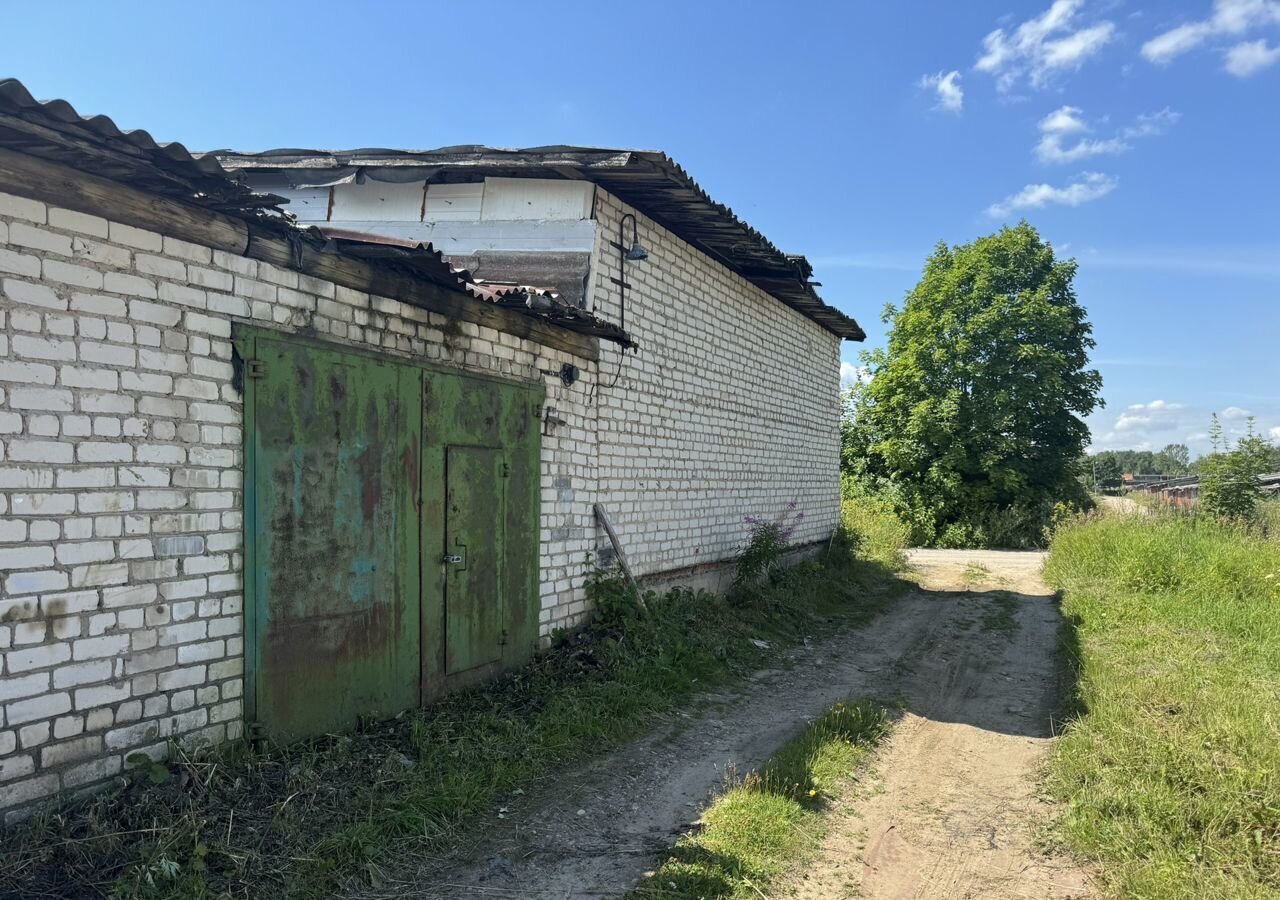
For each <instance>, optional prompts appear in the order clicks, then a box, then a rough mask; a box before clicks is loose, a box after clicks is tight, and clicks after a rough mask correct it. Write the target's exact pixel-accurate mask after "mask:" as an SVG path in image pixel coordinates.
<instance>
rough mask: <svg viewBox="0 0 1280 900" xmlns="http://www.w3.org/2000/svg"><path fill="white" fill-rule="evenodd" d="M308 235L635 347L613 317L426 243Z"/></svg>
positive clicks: (320, 231) (317, 231)
mask: <svg viewBox="0 0 1280 900" xmlns="http://www.w3.org/2000/svg"><path fill="white" fill-rule="evenodd" d="M307 232H308V233H309V234H311V235H314V236H318V237H320V238H323V240H324V247H325V249H328V250H331V251H332V252H336V253H342V254H344V255H346V256H354V257H357V258H360V259H368V260H378V261H381V262H385V263H390V264H392V265H395V266H397V267H399V268H403V269H406V270H408V271H410V272H412V273H414V274H415V275H418V276H420V277H424V278H427V279H429V280H431V281H435V282H437V283H440V284H447V285H449V286H451V287H456V288H457V289H458V290H461V291H465V292H466V293H468V294H470V295H471V296H472V297H475V298H476V299H477V300H483V301H485V302H487V303H492V304H493V305H495V306H503V307H507V308H509V309H516V310H519V311H520V312H522V313H524V314H525V315H530V316H534V317H536V318H539V319H543V320H544V321H547V322H549V323H551V324H553V325H559V326H561V327H564V328H568V329H570V330H572V331H576V332H578V333H580V334H589V335H593V336H595V337H599V338H603V339H605V340H609V341H613V342H614V343H615V344H620V345H621V346H622V347H624V348H632V347H636V346H638V345H637V344H636V342H635V341H634V340H633V339H632V338H631V336H630V335H629V334H627V332H625V331H623V330H622V329H621V328H619V327H618V326H617V325H615V324H614V323H612V322H608V321H606V320H604V319H601V318H599V317H598V316H594V315H592V314H591V313H589V312H587V311H586V310H582V309H578V308H577V307H576V306H572V305H571V304H568V303H565V302H564V301H562V300H561V299H560V297H559V295H558V294H557V293H556V292H555V291H552V290H547V289H545V288H539V287H535V286H532V285H522V284H515V283H512V282H497V281H486V280H482V279H478V278H474V277H472V275H471V273H470V272H468V271H467V270H466V269H459V268H458V267H456V266H453V265H450V264H449V262H448V261H447V260H446V259H445V258H444V255H443V254H442V253H440V251H438V250H436V249H435V248H434V247H432V246H431V244H422V243H418V242H415V241H411V240H405V239H402V238H394V237H388V236H387V235H380V234H371V233H367V232H362V231H352V230H350V229H346V228H326V227H322V226H313V227H311V228H309V229H307Z"/></svg>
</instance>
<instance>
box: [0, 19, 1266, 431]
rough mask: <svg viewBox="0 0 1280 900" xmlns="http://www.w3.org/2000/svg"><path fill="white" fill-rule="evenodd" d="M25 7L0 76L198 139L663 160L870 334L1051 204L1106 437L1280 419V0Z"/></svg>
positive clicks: (219, 143)
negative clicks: (940, 267)
mask: <svg viewBox="0 0 1280 900" xmlns="http://www.w3.org/2000/svg"><path fill="white" fill-rule="evenodd" d="M298 9H303V8H302V7H298ZM5 23H6V28H5V30H6V41H5V45H6V46H5V57H6V58H5V61H4V65H3V67H2V68H3V69H4V70H5V71H4V72H3V74H6V75H12V76H14V77H17V78H20V79H22V80H23V81H24V82H25V83H26V84H27V86H28V87H29V88H30V89H31V90H32V92H33V93H35V94H36V95H37V96H39V97H43V98H48V97H63V98H65V99H68V100H70V101H71V102H72V103H74V104H75V105H76V107H77V108H78V109H79V110H80V111H81V112H82V113H99V112H101V113H106V114H108V115H110V116H112V117H113V118H114V119H115V120H116V122H117V123H118V124H120V125H122V126H124V127H141V128H146V129H147V130H149V131H150V132H151V133H152V134H153V135H154V136H155V137H156V138H157V139H160V140H180V141H182V142H183V143H185V144H186V145H187V146H188V147H191V148H193V149H211V148H221V147H234V148H236V149H265V148H269V147H281V146H287V147H380V146H385V147H437V146H445V145H450V144H464V143H486V144H492V145H498V146H534V145H539V144H554V143H574V144H587V145H600V146H635V147H643V148H656V149H662V150H666V151H667V152H668V153H670V154H671V155H672V156H673V157H675V159H676V160H678V161H679V162H680V163H681V164H683V165H684V166H685V167H686V168H687V169H688V170H689V171H690V172H691V173H692V174H693V176H694V177H695V178H697V179H698V180H699V181H700V182H701V183H702V185H703V186H704V187H705V188H707V189H708V190H709V191H710V192H711V194H712V195H713V196H714V197H716V198H717V199H719V200H721V201H722V202H725V203H727V204H729V205H730V206H732V207H733V208H734V209H735V210H736V211H737V212H738V213H739V214H740V215H742V216H743V217H745V218H746V219H747V220H748V221H750V222H751V223H752V224H753V225H755V226H756V227H758V228H759V229H760V230H762V231H763V232H764V233H765V234H767V235H768V236H769V237H770V239H772V240H773V241H774V242H775V243H776V244H778V245H779V246H781V247H783V248H785V249H787V250H788V251H792V252H800V253H804V254H805V255H807V256H809V258H810V259H811V260H813V261H814V263H815V265H816V269H817V278H818V280H820V281H821V282H822V283H823V285H824V287H823V288H822V291H823V294H824V296H825V297H826V299H827V300H828V301H829V302H831V303H833V304H834V305H836V306H839V307H840V308H841V309H844V310H846V311H847V312H849V313H851V314H853V315H854V316H855V317H857V319H858V320H859V322H860V323H862V325H863V326H864V327H865V328H866V330H867V332H868V346H870V345H875V344H876V343H879V342H881V341H882V340H883V337H884V326H883V325H882V324H881V323H880V320H879V313H880V310H881V309H882V307H883V306H884V304H885V303H887V302H897V301H899V300H901V298H902V297H903V295H904V294H905V293H906V292H907V291H908V290H910V288H911V287H912V285H913V284H914V283H915V281H916V279H917V278H918V275H919V272H920V267H921V265H922V263H923V260H924V258H925V256H926V255H927V254H928V252H929V250H930V249H931V247H932V246H933V244H934V243H936V242H937V241H939V240H945V241H948V242H951V243H958V242H965V241H969V240H971V239H973V238H974V237H977V236H979V235H981V234H984V233H988V232H990V231H992V230H994V229H996V228H998V227H999V226H1000V225H1001V224H1002V223H1004V222H1014V221H1016V220H1017V219H1018V218H1019V217H1021V216H1025V217H1026V218H1027V219H1028V220H1029V221H1030V222H1031V223H1032V224H1034V225H1035V226H1036V227H1037V228H1039V229H1040V231H1041V233H1042V234H1043V235H1044V236H1045V237H1046V238H1047V239H1048V240H1050V241H1052V242H1053V244H1054V245H1055V247H1056V248H1058V250H1059V252H1060V253H1062V254H1065V255H1071V256H1075V257H1076V258H1077V259H1078V260H1079V262H1080V274H1079V276H1078V279H1077V288H1078V292H1079V295H1080V298H1081V300H1082V302H1083V303H1084V304H1085V305H1086V306H1087V307H1088V309H1089V312H1090V316H1091V318H1092V321H1093V323H1094V328H1095V336H1096V338H1097V341H1098V348H1097V351H1096V363H1097V366H1098V367H1099V368H1100V369H1101V371H1102V373H1103V377H1104V381H1105V386H1104V396H1105V398H1106V401H1107V408H1106V409H1105V410H1103V411H1101V412H1099V413H1097V414H1095V415H1094V416H1093V417H1092V418H1091V419H1090V425H1091V426H1092V428H1093V431H1094V440H1095V446H1096V447H1098V448H1124V447H1134V448H1142V447H1152V448H1159V447H1160V446H1163V445H1164V444H1165V443H1168V442H1171V441H1187V442H1189V443H1191V444H1192V447H1193V450H1196V451H1201V450H1204V449H1205V448H1206V444H1205V441H1204V438H1203V437H1201V436H1202V435H1203V434H1204V432H1205V431H1206V428H1207V425H1208V417H1209V413H1210V411H1213V410H1217V411H1219V412H1220V413H1222V414H1223V415H1224V416H1225V417H1226V419H1227V424H1228V427H1229V428H1239V427H1242V424H1243V420H1244V415H1245V414H1246V413H1253V414H1254V415H1256V417H1257V419H1258V424H1259V426H1260V427H1261V429H1262V430H1263V431H1264V432H1272V433H1273V435H1274V436H1275V437H1276V438H1278V439H1280V361H1278V360H1280V215H1277V213H1278V211H1280V177H1278V176H1280V0H1216V2H1215V0H1180V2H1171V0H1158V2H1157V0H1149V2H1140V0H1056V2H1051V0H1038V2H1030V3H1018V2H1012V0H1000V2H982V0H965V2H964V3H953V2H942V0H938V2H933V3H911V2H894V3H872V2H860V3H804V2H796V3H791V4H789V5H787V6H786V7H785V9H780V8H778V7H776V6H773V5H769V6H765V5H763V4H761V5H751V4H747V3H743V2H741V0H739V2H732V3H719V2H701V3H697V4H686V3H679V4H676V3H672V4H666V3H662V2H657V0H650V2H646V3H614V4H604V3H579V4H574V3H559V4H550V3H528V2H524V3H506V2H490V3H483V4H481V3H476V4H467V5H465V6H464V5H458V4H441V3H429V2H428V3H387V2H381V3H379V2H368V3H364V4H359V5H352V4H336V3H335V4H330V3H324V2H315V3H311V4H308V5H307V6H306V7H305V14H302V13H293V12H290V11H288V10H286V9H285V8H284V6H283V5H278V4H270V3H263V2H258V3H253V4H248V3H238V2H224V3H221V4H219V5H218V6H217V8H216V10H215V9H214V8H211V7H208V6H200V5H194V6H193V5H188V4H182V5H178V4H154V5H148V4H142V3H121V4H104V3H93V4H89V3H83V4H82V3H62V4H45V5H44V6H43V8H35V5H34V4H26V3H24V4H21V5H18V4H10V5H8V7H7V9H6V14H5ZM859 349H860V348H859V346H858V345H854V344H846V346H845V354H844V356H845V359H846V361H847V362H849V363H850V364H853V365H856V363H857V354H858V350H859ZM1273 429H1274V431H1273Z"/></svg>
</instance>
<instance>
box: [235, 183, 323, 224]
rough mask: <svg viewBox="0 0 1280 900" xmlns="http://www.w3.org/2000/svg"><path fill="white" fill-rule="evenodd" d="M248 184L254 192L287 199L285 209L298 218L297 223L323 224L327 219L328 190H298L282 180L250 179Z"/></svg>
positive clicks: (321, 188)
mask: <svg viewBox="0 0 1280 900" xmlns="http://www.w3.org/2000/svg"><path fill="white" fill-rule="evenodd" d="M249 184H250V185H251V186H252V187H253V189H254V190H255V191H261V192H262V193H265V194H278V195H279V196H281V197H286V198H288V200H289V202H288V203H287V204H286V205H285V209H287V210H288V211H289V212H291V213H293V214H294V215H295V216H297V217H298V221H299V222H323V221H325V220H326V219H327V218H328V217H329V189H328V188H327V187H320V188H299V187H294V186H293V185H291V184H289V183H288V182H287V181H285V180H284V179H283V178H271V177H267V178H262V177H252V178H250V179H249Z"/></svg>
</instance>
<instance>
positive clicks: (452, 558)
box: [440, 553, 462, 565]
mask: <svg viewBox="0 0 1280 900" xmlns="http://www.w3.org/2000/svg"><path fill="white" fill-rule="evenodd" d="M440 562H442V563H451V564H453V565H457V564H458V563H460V562H462V557H461V556H458V555H457V554H453V553H446V554H445V555H444V556H442V557H440Z"/></svg>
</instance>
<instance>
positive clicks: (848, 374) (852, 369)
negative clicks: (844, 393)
mask: <svg viewBox="0 0 1280 900" xmlns="http://www.w3.org/2000/svg"><path fill="white" fill-rule="evenodd" d="M870 380H871V372H869V371H868V370H867V369H864V368H862V367H861V366H855V365H854V364H853V363H851V362H843V361H842V362H841V363H840V389H841V390H844V389H845V388H851V387H853V386H854V385H855V384H866V383H867V382H869V381H870Z"/></svg>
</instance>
